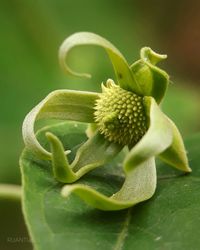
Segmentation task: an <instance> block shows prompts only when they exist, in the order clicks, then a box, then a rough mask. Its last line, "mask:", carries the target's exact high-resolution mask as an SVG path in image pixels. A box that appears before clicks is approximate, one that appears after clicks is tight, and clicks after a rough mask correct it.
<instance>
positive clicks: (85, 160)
mask: <svg viewBox="0 0 200 250" xmlns="http://www.w3.org/2000/svg"><path fill="white" fill-rule="evenodd" d="M46 136H47V139H48V140H49V142H50V145H51V152H52V156H51V158H52V165H53V174H54V177H55V178H56V179H57V180H58V181H60V182H63V183H72V182H75V181H76V180H78V179H80V178H81V177H82V176H83V175H84V174H86V173H88V172H89V171H91V170H92V169H95V168H97V167H99V166H102V165H104V164H105V163H107V162H109V161H110V160H112V159H113V157H114V156H115V155H117V154H118V153H119V152H120V151H121V149H122V148H123V146H121V145H118V144H116V143H111V142H108V141H107V140H105V139H104V137H103V136H102V135H101V134H99V133H96V134H95V135H94V136H93V137H92V138H89V139H88V140H87V141H86V142H85V143H84V144H83V145H82V146H81V147H80V148H79V149H78V151H77V153H76V156H75V159H74V161H73V162H72V163H71V164H69V162H68V160H67V156H66V154H67V153H68V152H67V151H66V152H67V153H66V152H65V150H64V148H63V145H62V143H61V142H60V140H59V139H58V138H57V137H56V136H55V135H53V134H52V133H49V132H48V133H46Z"/></svg>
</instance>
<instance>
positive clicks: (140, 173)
mask: <svg viewBox="0 0 200 250" xmlns="http://www.w3.org/2000/svg"><path fill="white" fill-rule="evenodd" d="M85 44H91V45H98V46H101V47H103V48H105V49H106V51H107V52H108V55H109V57H110V59H111V61H112V64H113V66H114V69H115V73H116V78H117V80H116V81H113V80H111V79H109V80H107V82H106V84H102V93H92V92H81V91H72V90H57V91H54V92H52V93H50V94H49V95H48V96H47V97H46V98H45V99H44V100H42V102H40V103H39V104H38V105H37V106H36V107H35V108H34V109H33V110H32V111H31V112H30V113H29V114H28V115H27V116H26V118H25V121H24V124H23V136H24V141H25V144H26V147H25V149H24V151H23V154H22V156H21V158H20V165H21V173H22V184H23V194H22V203H23V213H24V216H25V220H26V224H27V227H28V230H29V233H30V236H31V240H32V243H33V245H34V247H35V249H41V250H46V249H52V250H57V249H63V248H64V249H75V250H76V249H81V250H82V249H101V248H102V247H104V248H105V249H106V250H110V249H114V250H120V249H133V248H134V249H148V250H149V249H150V250H151V249H152V250H153V249H165V248H166V249H195V248H194V247H195V246H197V245H198V243H199V241H198V238H197V237H195V235H194V234H193V233H192V232H193V230H194V229H195V228H197V229H198V227H199V223H198V214H199V212H200V203H199V199H198V198H197V197H198V192H194V190H198V181H199V171H198V168H197V167H198V158H197V155H198V148H199V138H200V137H199V135H197V136H196V137H193V138H191V139H190V140H188V141H187V144H186V146H187V148H188V149H189V155H190V157H191V158H192V168H193V173H192V174H191V175H186V174H185V173H187V172H191V169H190V167H189V165H188V160H187V156H186V151H185V147H184V144H183V141H182V138H181V135H180V133H179V132H178V129H177V128H176V126H175V124H174V123H173V122H172V121H171V120H170V119H169V118H168V117H167V116H166V115H165V114H163V112H162V111H161V109H160V107H159V104H160V102H161V100H162V99H163V96H164V94H165V92H166V89H167V86H168V82H169V77H168V75H167V73H166V72H164V71H163V70H161V69H159V68H158V67H157V66H156V63H158V62H159V61H160V60H162V59H165V58H166V56H165V55H159V54H157V53H155V52H154V51H152V50H151V49H150V48H148V47H145V48H143V49H142V50H141V53H140V57H141V58H140V59H139V60H138V61H136V62H135V63H133V64H132V65H131V66H129V65H128V63H127V62H126V60H125V59H124V57H123V56H122V55H121V53H120V52H119V51H118V50H117V49H116V48H115V47H114V46H113V45H112V44H111V43H109V42H108V41H107V40H105V39H104V38H102V37H100V36H97V35H95V34H92V33H86V32H83V33H76V34H74V35H72V36H70V37H69V38H67V39H66V40H65V42H64V43H63V45H62V46H61V48H60V54H59V58H60V63H61V66H62V68H63V69H64V70H65V71H66V72H67V73H68V74H72V75H77V76H83V77H88V74H79V73H76V72H74V71H72V70H71V69H70V68H69V67H68V65H67V64H66V61H65V60H66V56H67V55H68V52H69V51H70V50H71V49H72V48H73V47H74V46H77V45H85ZM116 83H117V84H116ZM49 118H50V119H51V118H53V119H57V120H59V122H58V123H57V124H54V125H49V126H46V127H44V128H42V129H40V130H39V131H38V132H37V133H35V131H34V130H35V123H36V122H37V121H38V120H41V119H49ZM60 120H64V122H60ZM65 120H67V121H65ZM155 156H159V157H158V158H160V159H161V160H163V162H165V163H167V164H169V165H171V166H173V167H174V169H170V168H169V169H167V168H165V166H163V165H165V163H162V162H161V161H158V164H157V172H158V174H157V175H158V176H156V168H155ZM100 166H101V168H98V167H100ZM176 169H177V170H176ZM178 170H181V171H182V172H183V174H180V173H179V171H178ZM157 180H158V188H157V191H156V193H155V195H154V196H153V197H152V195H153V194H154V192H155V188H156V183H157ZM69 194H71V195H69ZM0 197H11V198H12V199H13V198H14V199H16V200H18V199H19V198H20V197H21V190H20V189H18V187H15V186H11V187H9V186H6V185H3V186H2V185H1V186H0ZM151 197H152V199H150V200H148V201H146V202H142V201H145V200H147V199H149V198H151ZM183 197H184V199H183ZM80 198H81V199H80ZM82 200H85V203H84V202H82ZM140 202H141V203H140ZM137 203H140V204H138V205H137V206H134V205H136V204H137ZM95 208H98V209H95ZM125 208H128V209H125ZM99 209H100V210H99ZM101 210H111V211H106V212H105V211H101ZM113 210H121V211H113ZM191 211H193V212H191ZM183 217H184V218H185V220H184V221H187V223H184V222H183ZM195 218H196V219H195ZM171 222H172V223H171ZM177 228H178V233H176V231H177ZM172 231H173V232H175V233H173V235H172V234H171V232H172ZM169 235H170V237H169ZM183 235H184V237H182V236H183Z"/></svg>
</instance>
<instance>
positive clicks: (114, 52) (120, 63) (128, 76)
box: [59, 32, 142, 94]
mask: <svg viewBox="0 0 200 250" xmlns="http://www.w3.org/2000/svg"><path fill="white" fill-rule="evenodd" d="M80 45H96V46H100V47H102V48H104V49H105V50H106V52H107V53H108V55H109V57H110V60H111V62H112V64H113V67H114V70H115V74H116V77H117V80H118V83H119V85H120V86H121V87H122V88H124V89H126V90H130V91H133V92H135V93H137V94H142V92H141V89H140V86H139V85H138V84H137V82H136V81H135V79H134V76H133V74H132V72H131V69H130V67H129V65H128V63H127V61H126V59H125V58H124V57H123V55H122V54H121V52H120V51H119V50H118V49H117V48H115V46H114V45H113V44H112V43H110V42H109V41H108V40H106V39H105V38H103V37H101V36H99V35H96V34H94V33H90V32H79V33H75V34H73V35H71V36H69V37H68V38H67V39H66V40H65V41H64V42H63V44H62V45H61V47H60V50H59V61H60V65H61V67H62V68H63V70H64V71H65V72H66V73H67V74H71V75H74V76H79V77H90V74H86V73H78V72H75V71H73V70H72V69H71V68H70V67H69V66H68V64H67V63H66V58H67V56H68V53H69V51H70V50H71V49H72V48H74V47H76V46H80Z"/></svg>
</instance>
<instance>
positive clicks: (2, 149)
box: [0, 0, 200, 184]
mask: <svg viewBox="0 0 200 250" xmlns="http://www.w3.org/2000/svg"><path fill="white" fill-rule="evenodd" d="M199 27H200V2H198V1H195V0H190V1H188V0H187V1H186V0H177V1H172V0H168V1H159V0H153V1H152V0H149V1H148V0H144V1H139V0H136V1H134V0H133V1H131V0H109V1H108V0H99V1H98V0H84V1H81V0H79V1H78V0H48V1H47V0H1V2H0V32H1V34H0V51H1V56H0V71H1V74H0V84H1V91H0V103H1V105H0V107H1V115H0V140H1V144H0V182H1V183H18V184H19V183H20V171H19V164H18V159H19V155H20V153H21V151H22V149H23V141H22V135H21V126H22V122H23V119H24V117H25V115H26V114H27V113H28V112H29V111H30V110H31V108H33V107H34V106H35V105H36V104H37V103H38V102H39V101H40V100H41V99H42V98H44V97H45V96H46V95H47V94H48V93H49V92H50V91H52V90H55V89H61V88H70V89H80V90H91V91H98V90H100V83H101V82H102V81H105V80H106V79H107V78H113V77H114V75H113V70H112V66H111V64H110V63H109V60H108V58H107V55H106V54H105V52H103V50H101V49H99V48H96V47H92V48H88V47H85V48H77V49H75V50H74V51H73V52H72V53H71V55H70V57H71V66H72V67H73V68H74V69H77V70H80V71H86V72H91V73H92V76H93V77H92V79H91V80H82V79H77V78H73V77H66V76H65V75H64V73H63V72H62V71H61V70H60V68H59V64H58V56H57V54H58V48H59V46H60V44H61V43H62V42H63V40H64V39H65V38H66V37H67V36H69V35H70V34H72V33H74V32H77V31H91V32H94V33H97V34H99V35H101V36H104V37H105V38H107V39H108V40H110V41H111V42H112V43H113V44H114V45H115V46H116V47H117V48H118V49H119V50H120V51H121V52H122V53H123V54H124V56H125V57H126V58H127V60H128V62H129V63H132V62H133V61H135V60H137V59H138V57H139V50H140V48H141V47H142V46H150V47H151V48H152V49H154V50H155V51H157V52H160V53H166V54H168V59H167V60H166V61H165V62H163V63H162V64H160V66H161V67H162V68H164V69H165V70H166V71H167V72H168V73H169V75H170V77H171V81H172V83H171V84H170V87H169V90H168V93H167V96H166V99H165V101H164V103H163V104H162V105H163V109H164V110H165V112H166V113H167V114H168V115H169V116H170V117H171V118H172V119H173V120H174V121H175V122H176V124H177V125H178V127H179V128H180V131H181V132H182V134H183V135H184V137H185V136H187V135H190V134H193V133H195V132H197V131H200V119H199V108H200V101H199V100H200V98H199V97H200V77H199V76H200V63H199V58H200V49H199V46H200V28H199Z"/></svg>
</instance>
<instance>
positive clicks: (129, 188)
mask: <svg viewBox="0 0 200 250" xmlns="http://www.w3.org/2000/svg"><path fill="white" fill-rule="evenodd" d="M155 188H156V167H155V160H154V158H151V159H149V160H147V161H146V162H143V163H142V164H140V165H138V166H137V167H135V168H132V169H131V170H130V171H129V172H128V173H127V175H126V179H125V182H124V184H123V186H122V188H121V190H120V191H119V192H117V193H115V194H114V195H112V196H111V197H107V196H105V195H103V194H101V193H100V192H98V191H96V190H95V189H93V188H91V187H89V186H86V185H83V184H72V185H65V186H64V187H63V188H62V191H61V194H62V196H63V197H68V196H69V195H70V194H71V193H75V194H76V195H78V196H80V198H81V199H83V200H84V201H85V202H86V203H88V204H90V205H91V206H93V207H95V208H98V209H101V210H121V209H125V208H128V207H132V206H133V205H135V204H137V203H139V202H141V201H144V200H147V199H149V198H151V197H152V195H153V194H154V192H155Z"/></svg>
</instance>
